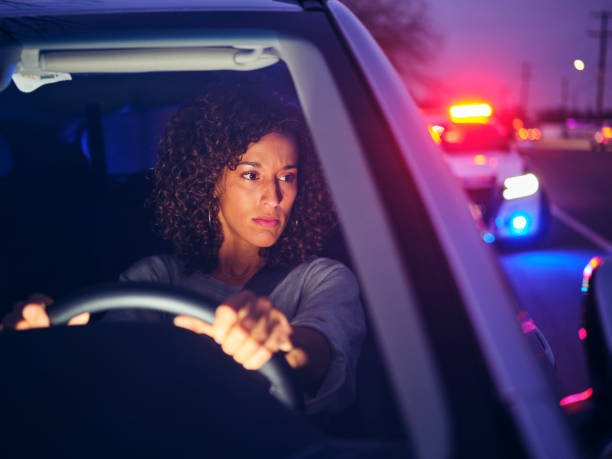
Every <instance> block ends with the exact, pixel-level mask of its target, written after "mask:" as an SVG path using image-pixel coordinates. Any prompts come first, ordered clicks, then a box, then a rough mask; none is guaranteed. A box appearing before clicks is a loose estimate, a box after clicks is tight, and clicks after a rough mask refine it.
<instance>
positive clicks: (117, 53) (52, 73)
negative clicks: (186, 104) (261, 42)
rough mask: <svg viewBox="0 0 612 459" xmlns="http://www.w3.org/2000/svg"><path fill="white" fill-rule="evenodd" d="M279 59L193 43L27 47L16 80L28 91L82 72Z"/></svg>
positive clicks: (253, 64) (256, 65) (232, 66)
mask: <svg viewBox="0 0 612 459" xmlns="http://www.w3.org/2000/svg"><path fill="white" fill-rule="evenodd" d="M278 61H279V58H278V56H277V55H276V53H275V52H274V51H273V50H271V49H269V48H242V47H240V48H239V47H231V46H228V47H193V48H154V49H103V50H100V49H91V50H89V49H88V50H78V51H76V50H75V51H63V50H62V51H39V50H33V49H29V50H23V51H22V52H21V60H20V61H19V63H18V64H17V68H16V70H15V73H14V74H13V81H14V82H15V85H17V87H18V88H19V89H20V90H21V91H24V92H31V91H33V90H34V89H36V88H38V87H40V86H42V85H44V84H47V83H55V82H58V81H65V80H70V79H71V74H78V73H143V72H161V71H200V70H256V69H260V68H263V67H267V66H269V65H273V64H276V63H277V62H278Z"/></svg>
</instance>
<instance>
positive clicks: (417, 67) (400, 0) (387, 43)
mask: <svg viewBox="0 0 612 459" xmlns="http://www.w3.org/2000/svg"><path fill="white" fill-rule="evenodd" d="M343 1H344V3H345V4H346V5H347V6H348V7H349V8H350V9H351V10H352V11H353V12H354V13H355V15H356V16H357V17H358V18H359V20H360V21H361V22H362V23H363V24H364V25H365V26H366V27H367V29H368V30H369V31H370V33H371V34H372V36H373V37H374V38H375V39H376V41H377V42H378V44H379V45H380V46H381V48H382V49H383V50H384V51H385V53H386V54H387V56H388V57H389V60H390V61H391V62H392V63H393V65H394V66H395V68H396V69H397V70H398V72H400V74H401V75H402V76H403V77H404V80H405V81H406V83H408V84H409V85H410V84H420V85H427V84H428V83H429V77H428V76H427V70H426V64H427V63H429V62H430V61H431V60H432V59H433V57H434V56H435V53H436V49H437V47H438V46H439V45H440V42H441V38H440V36H439V35H438V34H436V33H435V32H434V31H433V27H432V25H431V21H430V17H429V10H428V9H427V5H426V4H425V2H424V0H343Z"/></svg>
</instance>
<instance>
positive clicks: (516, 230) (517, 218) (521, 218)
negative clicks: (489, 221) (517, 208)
mask: <svg viewBox="0 0 612 459" xmlns="http://www.w3.org/2000/svg"><path fill="white" fill-rule="evenodd" d="M530 226H531V218H530V217H529V215H527V214H524V213H518V214H514V215H512V216H511V217H510V218H509V219H508V227H509V230H510V232H511V233H512V234H513V235H515V236H521V235H524V234H526V233H528V232H529V227H530Z"/></svg>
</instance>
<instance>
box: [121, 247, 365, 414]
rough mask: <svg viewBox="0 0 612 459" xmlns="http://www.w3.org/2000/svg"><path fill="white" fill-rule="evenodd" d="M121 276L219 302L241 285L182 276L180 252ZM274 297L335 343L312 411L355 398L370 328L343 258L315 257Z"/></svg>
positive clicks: (143, 316)
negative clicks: (339, 260) (181, 290)
mask: <svg viewBox="0 0 612 459" xmlns="http://www.w3.org/2000/svg"><path fill="white" fill-rule="evenodd" d="M120 280H121V281H131V282H155V283H161V284H170V285H174V286H177V287H181V288H184V289H186V290H191V291H195V292H198V293H202V294H204V295H205V296H207V297H208V298H211V299H214V300H216V301H218V302H219V303H222V302H223V300H225V299H226V298H227V297H229V296H231V295H233V294H234V293H237V292H238V291H240V290H241V289H242V287H236V286H232V285H228V284H226V283H224V282H221V281H219V280H217V279H214V278H212V277H210V276H209V275H206V274H202V273H199V272H196V273H194V274H191V275H189V276H185V275H183V274H182V270H181V267H180V262H179V259H178V257H177V256H176V255H154V256H151V257H147V258H144V259H142V260H140V261H138V262H136V263H135V264H134V265H133V266H131V267H130V268H129V269H127V270H126V271H125V272H123V273H122V274H121V276H120ZM270 299H271V300H272V301H273V302H274V305H275V307H276V308H278V309H280V310H281V311H282V312H283V313H284V314H285V315H286V316H287V318H288V319H289V321H290V322H291V324H292V325H294V326H303V327H310V328H314V329H315V330H317V331H319V332H320V333H322V334H323V335H324V336H325V337H326V338H327V340H328V342H329V344H330V347H331V352H332V353H331V362H330V366H329V369H328V371H327V375H326V377H325V379H324V381H323V383H322V384H321V387H320V388H319V390H318V392H317V393H316V394H315V395H314V396H313V397H308V396H307V398H306V411H307V413H308V414H314V413H319V412H335V411H339V410H342V409H343V408H346V407H347V406H348V405H349V404H350V403H351V402H352V401H353V399H354V397H355V376H356V369H357V368H356V367H357V360H358V358H359V353H360V350H361V344H362V342H363V339H364V337H365V333H366V330H365V319H364V314H363V309H362V305H361V301H360V298H359V287H358V285H357V280H356V279H355V276H354V275H353V273H352V272H351V271H350V270H349V269H348V268H347V267H346V266H345V265H343V264H342V263H340V262H338V261H335V260H332V259H329V258H312V259H310V260H308V261H305V262H304V263H302V264H300V265H298V266H296V267H295V268H294V269H293V270H291V272H289V274H287V276H286V277H285V278H284V279H283V280H282V281H281V282H280V283H279V284H278V285H277V286H276V287H275V288H274V290H273V291H272V292H271V293H270ZM125 312H126V313H127V314H125V313H124V314H122V319H123V320H152V319H153V320H154V317H155V316H156V315H157V316H158V317H159V315H158V314H159V313H154V312H153V311H144V310H132V311H129V312H128V311H125ZM116 318H119V317H116Z"/></svg>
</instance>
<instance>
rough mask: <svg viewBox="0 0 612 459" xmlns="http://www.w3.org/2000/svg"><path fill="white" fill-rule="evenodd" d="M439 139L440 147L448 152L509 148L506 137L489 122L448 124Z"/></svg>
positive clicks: (503, 149)
mask: <svg viewBox="0 0 612 459" xmlns="http://www.w3.org/2000/svg"><path fill="white" fill-rule="evenodd" d="M441 139H442V148H443V149H444V151H446V152H448V153H458V152H472V151H475V150H479V151H482V150H485V151H490V150H500V151H505V150H508V148H509V142H508V139H507V138H506V137H504V135H503V134H502V133H501V132H500V131H499V129H497V128H496V127H495V126H493V125H491V124H453V125H449V126H447V127H446V129H445V130H444V132H443V133H442V136H441Z"/></svg>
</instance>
